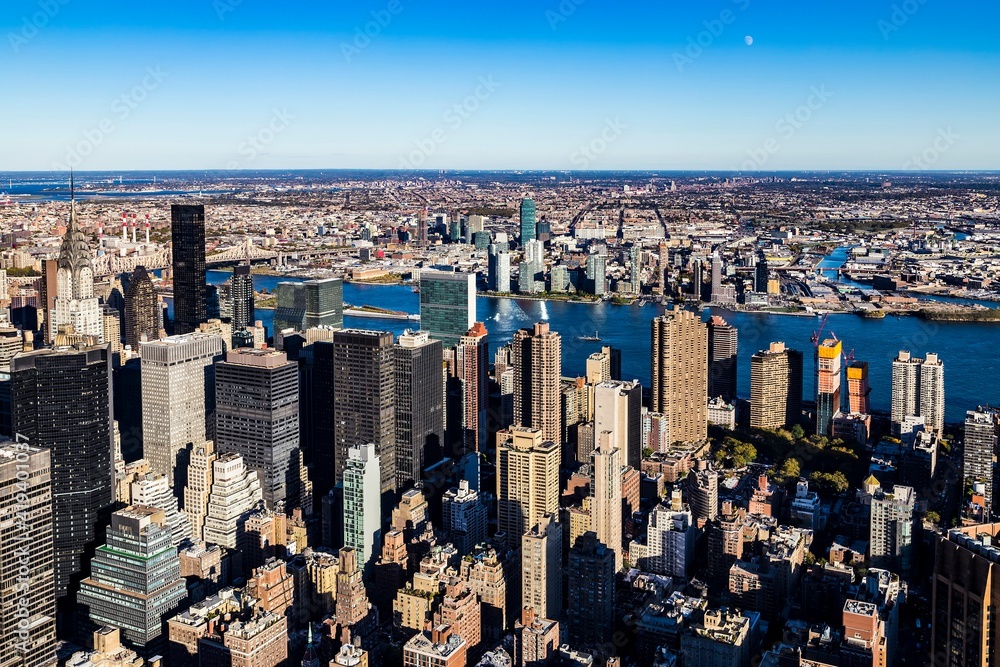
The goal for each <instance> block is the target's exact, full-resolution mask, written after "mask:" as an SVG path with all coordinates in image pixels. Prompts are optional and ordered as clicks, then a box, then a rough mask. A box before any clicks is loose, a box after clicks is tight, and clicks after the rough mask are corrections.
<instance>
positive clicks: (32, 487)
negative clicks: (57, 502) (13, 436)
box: [0, 441, 56, 667]
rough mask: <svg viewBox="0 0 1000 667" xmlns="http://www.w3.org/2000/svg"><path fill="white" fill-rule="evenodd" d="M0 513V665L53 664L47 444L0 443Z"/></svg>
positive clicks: (53, 605)
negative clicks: (0, 576) (0, 520)
mask: <svg viewBox="0 0 1000 667" xmlns="http://www.w3.org/2000/svg"><path fill="white" fill-rule="evenodd" d="M0 515H2V516H3V517H4V518H3V522H4V526H3V531H2V532H0V571H2V572H3V587H2V588H3V593H2V598H0V599H2V602H3V604H2V606H0V665H5V666H6V665H11V666H17V667H42V666H43V665H44V666H47V665H54V664H56V597H55V590H54V588H53V585H54V580H53V554H52V469H51V467H50V459H49V450H48V449H41V448H39V447H34V446H32V445H29V444H28V443H27V442H21V441H17V442H5V443H2V444H0ZM15 517H17V520H15ZM22 623H23V625H22Z"/></svg>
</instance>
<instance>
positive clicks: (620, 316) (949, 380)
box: [209, 271, 1000, 421]
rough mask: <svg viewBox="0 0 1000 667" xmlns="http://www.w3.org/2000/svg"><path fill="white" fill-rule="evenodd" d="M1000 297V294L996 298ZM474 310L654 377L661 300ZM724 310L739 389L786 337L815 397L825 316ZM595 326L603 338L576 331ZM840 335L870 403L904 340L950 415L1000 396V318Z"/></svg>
mask: <svg viewBox="0 0 1000 667" xmlns="http://www.w3.org/2000/svg"><path fill="white" fill-rule="evenodd" d="M229 275H230V274H227V273H225V272H221V271H210V272H209V282H211V283H213V284H218V283H221V282H223V281H224V280H225V279H226V278H227V277H228V276H229ZM281 280H285V278H280V277H276V276H254V285H255V287H256V289H258V290H260V289H263V288H266V289H268V290H270V291H273V290H274V287H275V286H276V285H277V283H278V282H280V281H281ZM344 301H345V302H347V303H351V304H353V305H372V306H378V307H381V308H388V309H391V310H401V311H405V312H408V313H417V312H419V310H420V301H419V295H417V294H415V293H414V292H413V290H412V289H411V288H410V287H409V286H405V285H358V284H355V283H348V284H345V285H344ZM994 305H996V304H994ZM476 310H477V313H476V315H477V319H478V320H480V321H482V322H484V323H485V324H486V328H487V329H488V330H489V333H490V347H491V351H492V350H495V349H496V347H497V346H499V345H504V344H506V343H508V342H509V341H510V340H511V338H512V336H513V334H514V332H515V331H516V330H518V329H520V328H523V327H530V326H531V325H532V324H533V323H534V322H539V321H546V322H548V323H549V325H550V326H551V327H552V329H553V330H554V331H558V332H559V333H560V334H562V337H563V374H564V375H581V374H583V372H584V370H585V367H586V359H587V356H588V355H589V354H591V353H592V352H595V351H597V350H599V349H600V348H601V346H602V345H611V346H613V347H616V348H618V349H620V350H621V351H622V374H623V376H624V377H625V378H628V379H633V378H634V379H638V380H639V381H640V382H642V384H643V385H644V386H646V387H648V386H649V377H650V339H651V324H650V322H651V320H652V319H653V318H654V317H656V316H657V315H660V314H662V312H663V307H662V306H657V305H652V304H646V305H633V306H615V305H612V304H610V303H600V304H596V305H591V304H576V303H564V302H558V301H548V302H546V301H530V300H523V299H490V298H485V297H479V298H478V299H477V300H476ZM709 314H718V315H722V316H723V317H724V318H726V319H727V320H728V321H729V322H730V323H731V324H733V325H734V326H735V327H736V328H737V329H738V330H739V381H738V387H739V394H740V396H744V397H749V395H750V357H751V356H753V354H754V353H755V352H756V351H757V350H759V349H762V348H766V347H767V346H768V345H769V344H770V343H771V342H772V341H783V342H784V343H785V344H787V345H788V346H789V347H792V348H794V349H798V350H802V351H803V352H804V353H805V354H804V358H805V382H804V383H803V384H804V391H805V393H806V398H807V399H810V398H812V397H811V393H812V391H813V382H812V381H811V378H812V377H813V373H814V372H815V370H814V369H815V362H814V359H813V353H812V349H813V348H812V342H811V340H810V338H811V336H812V333H813V332H814V331H816V329H817V328H818V327H819V325H820V318H818V317H809V316H802V315H773V314H757V313H734V312H729V311H725V310H721V309H711V310H706V311H705V313H704V315H705V317H706V318H707V317H708V316H709ZM258 317H259V318H260V319H262V320H263V321H264V324H265V325H266V326H268V331H271V330H272V322H273V312H272V311H259V312H258ZM345 324H346V325H347V326H349V327H356V328H364V329H377V330H384V331H391V332H393V333H394V334H396V335H398V334H400V333H401V332H402V331H403V330H404V329H405V328H407V327H415V326H416V324H417V323H416V322H406V321H403V320H384V319H376V318H365V317H348V318H345ZM595 330H596V331H598V332H599V333H600V336H601V338H602V341H601V342H590V341H581V340H578V336H592V335H593V334H594V332H595ZM831 332H832V333H835V334H836V336H837V337H838V338H839V339H841V340H842V341H844V350H845V351H851V350H854V354H855V357H856V358H857V359H859V360H863V361H867V362H868V363H869V374H870V381H871V385H872V396H871V398H872V404H873V407H874V408H875V409H876V410H885V411H888V410H889V408H890V400H891V377H892V360H893V359H894V358H895V356H896V354H897V353H898V352H899V350H901V349H908V350H910V351H912V352H913V353H914V354H918V355H921V356H922V355H924V354H926V353H927V352H937V353H938V354H939V355H940V356H941V359H942V360H943V361H944V364H945V392H946V399H947V400H946V403H947V406H946V411H947V419H948V421H961V420H963V419H964V415H965V411H966V410H969V409H974V408H975V407H976V406H977V405H980V404H985V403H990V404H993V405H996V404H1000V383H998V382H997V378H998V377H1000V357H998V354H997V350H1000V323H998V324H993V323H964V322H926V321H924V320H921V319H919V318H916V317H899V318H897V317H892V316H889V317H886V318H885V319H881V320H873V319H865V318H861V317H858V316H856V315H849V314H845V315H831V316H830V317H829V318H828V320H827V326H826V330H825V331H824V336H826V335H827V334H829V333H831Z"/></svg>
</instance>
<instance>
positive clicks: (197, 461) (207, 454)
mask: <svg viewBox="0 0 1000 667" xmlns="http://www.w3.org/2000/svg"><path fill="white" fill-rule="evenodd" d="M218 457H219V455H218V454H217V453H216V451H215V443H214V442H213V441H211V440H206V441H205V442H203V443H200V444H197V445H192V447H191V452H190V453H189V454H188V456H187V459H188V467H187V475H186V477H187V485H186V486H185V487H184V514H185V515H187V518H188V523H189V524H191V536H192V538H193V539H194V540H195V541H196V542H200V541H201V540H203V539H204V530H205V515H206V514H207V512H208V497H209V494H210V493H211V492H212V484H213V482H214V481H215V475H214V472H215V460H216V459H217V458H218Z"/></svg>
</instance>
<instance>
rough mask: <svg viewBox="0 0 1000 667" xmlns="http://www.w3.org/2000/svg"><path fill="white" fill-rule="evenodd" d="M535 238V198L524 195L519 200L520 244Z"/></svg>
mask: <svg viewBox="0 0 1000 667" xmlns="http://www.w3.org/2000/svg"><path fill="white" fill-rule="evenodd" d="M536 238H537V234H536V224H535V200H534V199H530V198H527V197H525V198H524V199H522V200H521V245H522V246H523V245H524V244H525V243H527V242H528V241H534V240H535V239H536Z"/></svg>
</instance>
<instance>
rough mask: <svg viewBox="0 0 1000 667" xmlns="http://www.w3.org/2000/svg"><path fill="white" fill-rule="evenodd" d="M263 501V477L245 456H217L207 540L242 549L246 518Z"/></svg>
mask: <svg viewBox="0 0 1000 667" xmlns="http://www.w3.org/2000/svg"><path fill="white" fill-rule="evenodd" d="M261 502H263V495H262V494H261V490H260V480H259V479H258V477H257V473H255V472H254V471H253V470H250V469H249V468H247V466H246V464H245V463H244V462H243V457H242V456H240V455H239V454H235V453H230V454H223V455H221V456H219V457H217V458H216V459H215V460H214V461H213V462H212V487H211V489H210V491H209V493H208V504H207V505H206V506H205V528H204V531H203V535H204V540H205V542H207V543H208V544H218V545H219V546H220V547H225V548H227V549H242V548H243V547H244V545H243V536H244V532H243V529H244V526H245V525H246V521H247V519H248V518H249V517H250V514H251V513H252V512H253V511H254V509H256V508H257V507H258V506H259V504H260V503H261ZM184 509H185V510H187V509H188V508H187V507H185V508H184Z"/></svg>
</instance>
